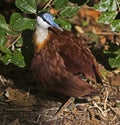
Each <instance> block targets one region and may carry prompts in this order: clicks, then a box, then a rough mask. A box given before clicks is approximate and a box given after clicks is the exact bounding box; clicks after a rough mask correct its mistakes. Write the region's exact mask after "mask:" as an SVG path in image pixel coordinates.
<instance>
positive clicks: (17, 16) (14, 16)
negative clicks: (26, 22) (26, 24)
mask: <svg viewBox="0 0 120 125" xmlns="http://www.w3.org/2000/svg"><path fill="white" fill-rule="evenodd" d="M21 18H22V16H21V14H19V13H13V14H12V15H11V17H10V25H11V26H14V24H15V23H16V21H17V20H18V19H21Z"/></svg>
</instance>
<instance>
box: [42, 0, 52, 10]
mask: <svg viewBox="0 0 120 125" xmlns="http://www.w3.org/2000/svg"><path fill="white" fill-rule="evenodd" d="M52 2H53V0H50V1H49V2H48V3H47V4H46V5H45V7H44V8H43V9H46V8H47V7H49V6H50V4H51V3H52Z"/></svg>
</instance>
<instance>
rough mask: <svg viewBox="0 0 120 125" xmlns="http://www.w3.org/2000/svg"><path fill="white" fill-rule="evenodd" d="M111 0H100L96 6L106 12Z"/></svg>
mask: <svg viewBox="0 0 120 125" xmlns="http://www.w3.org/2000/svg"><path fill="white" fill-rule="evenodd" d="M110 3H111V0H100V2H99V3H97V4H95V6H94V8H95V9H96V10H98V11H100V12H105V11H106V10H108V8H109V6H110Z"/></svg>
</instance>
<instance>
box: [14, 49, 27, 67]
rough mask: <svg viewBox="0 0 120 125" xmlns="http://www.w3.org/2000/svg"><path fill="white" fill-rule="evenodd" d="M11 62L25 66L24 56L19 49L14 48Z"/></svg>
mask: <svg viewBox="0 0 120 125" xmlns="http://www.w3.org/2000/svg"><path fill="white" fill-rule="evenodd" d="M12 63H13V64H14V65H16V66H18V67H25V62H24V57H23V55H22V54H21V52H20V51H18V50H15V52H14V53H13V57H12Z"/></svg>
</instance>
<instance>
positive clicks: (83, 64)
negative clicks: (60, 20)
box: [31, 27, 101, 97]
mask: <svg viewBox="0 0 120 125" xmlns="http://www.w3.org/2000/svg"><path fill="white" fill-rule="evenodd" d="M35 35H36V34H35ZM31 69H32V72H33V77H34V78H35V80H36V81H37V82H38V83H39V84H40V85H42V86H43V87H44V88H46V89H48V90H49V91H55V92H58V93H61V94H64V95H67V96H74V97H78V96H84V95H87V94H89V93H91V92H94V91H95V90H94V88H93V87H91V86H90V85H89V84H88V83H87V82H85V81H83V80H82V79H81V78H80V77H79V74H83V75H84V76H85V77H86V78H87V79H90V80H92V81H94V82H101V76H100V73H99V69H98V64H97V62H96V60H95V58H94V56H93V55H92V53H91V51H90V50H89V48H88V46H87V44H86V43H85V41H83V40H81V39H80V38H78V37H77V36H76V35H75V34H73V33H72V32H70V31H65V30H63V31H61V30H59V29H57V28H54V27H49V29H48V35H47V37H46V39H45V40H44V44H42V45H39V44H35V56H34V58H33V61H32V65H31Z"/></svg>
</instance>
